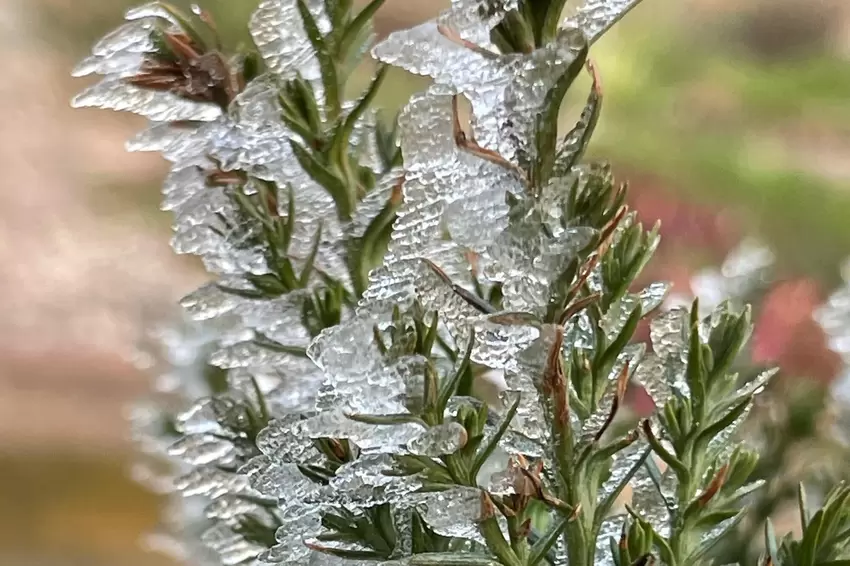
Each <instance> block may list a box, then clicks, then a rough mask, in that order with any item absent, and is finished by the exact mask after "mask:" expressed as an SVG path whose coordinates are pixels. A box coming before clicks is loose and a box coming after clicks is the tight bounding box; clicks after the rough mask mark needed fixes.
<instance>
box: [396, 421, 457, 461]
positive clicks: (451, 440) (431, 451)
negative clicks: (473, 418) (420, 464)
mask: <svg viewBox="0 0 850 566" xmlns="http://www.w3.org/2000/svg"><path fill="white" fill-rule="evenodd" d="M466 441H467V434H466V429H465V428H463V425H461V424H460V423H457V422H449V423H444V424H441V425H437V426H433V427H431V428H429V429H427V430H425V431H423V432H422V434H421V435H420V436H418V437H416V438H414V439H413V440H411V441H410V442H408V443H407V448H408V450H410V451H411V452H413V453H414V454H419V455H421V456H445V455H446V454H452V453H454V452H456V451H458V450H460V449H461V448H463V446H464V445H465V444H466Z"/></svg>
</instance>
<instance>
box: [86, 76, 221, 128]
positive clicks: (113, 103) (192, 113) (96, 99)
mask: <svg viewBox="0 0 850 566" xmlns="http://www.w3.org/2000/svg"><path fill="white" fill-rule="evenodd" d="M72 105H73V106H74V107H75V108H104V109H108V110H117V111H124V112H133V113H134V114H139V115H140V116H144V117H145V118H148V119H149V120H153V121H155V122H179V121H186V120H197V121H204V122H208V121H212V120H215V119H216V118H218V117H219V116H220V115H221V109H220V108H219V107H217V106H215V105H214V104H210V103H205V102H192V101H189V100H186V99H184V98H181V97H179V96H177V95H176V94H172V93H170V92H161V91H153V90H146V89H143V88H140V87H137V86H133V85H130V84H127V82H126V81H124V77H122V76H120V75H118V76H108V77H106V78H105V79H103V80H102V81H100V82H99V83H97V84H96V85H94V86H92V87H89V88H87V89H86V90H84V91H83V92H81V93H80V94H78V95H77V96H76V97H74V100H73V102H72Z"/></svg>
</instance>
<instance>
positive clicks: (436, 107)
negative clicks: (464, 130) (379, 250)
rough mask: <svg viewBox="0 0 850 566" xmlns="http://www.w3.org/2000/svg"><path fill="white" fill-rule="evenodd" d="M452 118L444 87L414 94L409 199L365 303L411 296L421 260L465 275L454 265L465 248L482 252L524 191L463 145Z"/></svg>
mask: <svg viewBox="0 0 850 566" xmlns="http://www.w3.org/2000/svg"><path fill="white" fill-rule="evenodd" d="M452 124H453V102H452V96H451V95H450V94H447V93H445V92H444V91H442V90H437V91H433V90H431V91H428V92H426V93H425V94H422V95H417V96H415V97H414V98H413V99H412V100H411V102H410V103H409V104H408V106H407V107H406V108H405V111H404V113H403V114H402V116H401V118H400V130H401V147H402V151H403V153H404V155H405V180H404V184H403V192H404V204H403V206H402V208H401V209H400V210H399V212H398V218H397V220H396V222H395V224H394V226H393V227H394V231H393V236H392V241H391V243H390V247H389V250H388V253H387V255H386V257H385V259H384V265H383V267H382V268H379V269H377V270H375V271H374V272H373V273H372V275H371V278H370V279H371V280H370V286H369V289H368V290H367V292H366V293H365V294H364V301H365V302H366V303H369V302H380V303H383V304H394V303H396V302H401V303H404V302H405V301H406V300H409V298H410V297H411V294H412V293H413V292H414V289H413V284H414V282H415V281H416V280H417V279H419V278H420V277H421V276H422V275H425V276H427V269H426V268H425V267H424V266H423V264H422V261H421V260H422V259H428V260H430V261H431V262H433V263H434V264H436V265H437V266H438V267H439V268H441V269H442V270H444V271H446V273H447V275H448V276H449V277H450V278H451V279H453V280H460V281H464V280H465V279H466V277H464V276H465V275H466V274H464V273H462V272H458V271H457V270H456V269H453V267H454V266H456V265H462V263H463V262H462V261H458V260H459V258H462V257H463V250H464V249H468V250H472V251H480V250H482V249H483V248H484V247H486V245H487V244H488V243H489V242H490V241H492V239H493V238H494V237H495V236H496V235H497V234H498V233H499V231H500V230H501V229H503V228H504V227H505V226H506V222H507V212H508V210H507V206H506V205H505V195H506V194H507V193H519V192H522V190H523V187H522V182H521V180H520V179H518V178H517V176H516V174H515V173H514V172H513V171H511V170H509V169H507V168H505V167H503V166H501V165H498V164H496V163H493V162H491V161H487V160H484V159H481V158H480V157H477V156H474V155H472V154H470V153H468V152H465V151H462V150H461V149H460V148H458V146H457V143H456V140H455V135H454V131H453V125H452ZM460 187H462V188H463V190H462V191H459V190H458V189H459V188H460ZM446 232H448V234H450V236H451V240H447V239H445V238H444V234H445V233H446Z"/></svg>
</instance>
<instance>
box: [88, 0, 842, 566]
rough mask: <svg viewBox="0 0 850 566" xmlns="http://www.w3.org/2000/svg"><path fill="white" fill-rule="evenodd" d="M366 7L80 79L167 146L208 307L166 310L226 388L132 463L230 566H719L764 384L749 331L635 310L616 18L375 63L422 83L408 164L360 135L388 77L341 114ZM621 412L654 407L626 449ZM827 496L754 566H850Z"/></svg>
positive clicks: (498, 16)
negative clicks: (162, 478)
mask: <svg viewBox="0 0 850 566" xmlns="http://www.w3.org/2000/svg"><path fill="white" fill-rule="evenodd" d="M382 4H383V1H382V0H373V1H372V2H370V3H368V4H367V5H366V6H365V7H364V8H362V9H361V10H360V11H356V10H355V9H354V7H353V2H352V1H351V0H262V2H261V3H260V5H259V7H258V10H257V12H256V14H255V17H254V18H253V19H252V33H253V35H254V39H255V43H256V47H257V49H256V52H247V53H242V54H241V55H236V54H228V53H227V50H226V49H225V48H224V47H223V45H222V41H221V40H220V38H219V37H218V34H217V32H216V26H215V24H214V22H213V21H212V18H211V17H210V16H209V15H208V14H206V13H205V12H203V11H199V10H195V11H194V14H193V15H192V16H188V15H185V14H183V13H182V12H180V11H179V10H176V9H175V8H173V7H171V6H170V5H168V4H165V3H162V2H155V3H153V4H152V5H150V6H147V7H143V8H142V9H140V10H138V11H135V12H132V13H131V14H129V15H128V18H129V19H131V20H135V21H136V22H137V23H132V22H131V23H130V24H128V25H127V26H125V27H124V28H122V29H121V30H119V31H118V32H116V34H115V35H113V36H110V37H107V38H105V39H104V40H103V42H101V43H99V44H98V46H96V48H95V50H94V55H93V57H92V58H90V59H89V60H87V61H86V62H85V63H84V64H83V65H82V66H81V67H80V69H81V70H80V73H81V74H85V73H87V72H94V73H98V74H102V75H105V76H106V78H105V80H104V81H103V82H102V83H101V84H100V85H97V86H95V87H93V88H92V89H90V90H89V91H87V92H86V93H84V94H83V95H81V97H79V98H78V99H77V103H78V104H79V105H94V106H102V107H109V108H118V109H129V110H132V111H136V112H138V113H140V114H142V115H146V116H148V117H150V118H152V119H153V120H154V121H156V122H159V123H158V124H155V125H154V126H153V127H152V128H151V130H150V131H149V132H148V133H147V136H148V137H149V138H151V139H147V141H146V143H147V145H145V143H142V142H140V143H141V145H142V146H145V147H146V148H149V147H154V148H156V149H158V150H161V151H163V153H164V154H165V155H166V157H168V158H169V159H170V160H171V161H172V162H173V163H174V166H173V169H172V176H171V177H170V181H169V183H167V188H166V190H165V192H166V196H167V203H168V206H169V207H171V208H173V209H174V210H175V211H176V213H177V217H178V221H177V223H176V226H175V227H176V230H177V236H176V238H175V247H177V248H178V249H179V250H186V249H189V250H191V251H192V252H194V253H198V254H199V255H200V256H201V257H202V258H203V259H204V260H205V262H206V263H207V265H208V266H209V267H210V269H211V270H212V271H214V272H215V273H216V274H217V275H218V276H219V279H218V280H217V281H216V282H214V283H213V284H212V285H210V286H207V287H205V288H203V289H202V290H201V291H199V292H198V293H196V294H193V295H192V296H190V297H189V298H188V299H187V300H185V301H184V305H186V306H187V308H189V310H190V311H191V312H193V313H194V314H195V315H196V316H199V317H201V318H204V319H213V320H215V321H216V322H217V323H218V324H219V325H220V328H218V334H216V336H215V338H214V339H213V340H212V341H213V342H214V343H215V344H216V346H217V347H218V348H219V350H218V351H217V352H214V353H213V354H211V355H210V356H208V357H205V358H204V359H203V362H204V363H201V364H198V366H197V367H195V366H193V367H195V373H197V372H198V371H200V370H198V369H197V368H198V367H202V368H207V366H208V365H219V366H222V367H223V368H224V369H225V370H226V373H224V379H221V378H222V374H219V373H215V372H209V371H207V370H206V369H205V370H204V371H205V372H206V373H204V375H205V376H210V377H215V378H216V379H214V380H211V379H207V380H206V381H204V383H205V386H204V387H202V388H200V389H195V390H194V391H196V392H200V395H201V397H200V398H196V396H197V393H196V394H195V397H193V394H192V393H190V392H189V391H190V389H189V388H188V387H187V389H186V392H185V395H184V396H182V397H179V396H178V397H179V398H178V399H177V400H176V401H175V402H174V405H175V406H169V407H167V408H163V409H158V411H159V412H158V413H157V415H158V416H164V421H165V422H166V427H165V430H158V431H156V432H155V433H154V435H153V436H154V437H155V438H156V439H157V440H158V441H159V442H160V444H155V446H156V447H157V449H156V450H152V452H154V453H155V454H160V455H161V453H163V452H165V453H167V454H168V455H170V456H172V457H175V458H176V459H178V460H179V461H181V462H182V463H181V464H178V465H176V469H175V471H174V472H173V473H172V477H170V479H169V481H172V482H173V484H174V485H175V486H177V488H178V489H180V490H182V491H183V492H184V493H185V494H187V495H201V496H203V497H205V498H206V500H205V501H206V502H207V506H206V509H205V514H204V517H203V520H202V521H201V522H202V523H203V529H201V530H203V534H202V535H200V537H199V538H200V542H201V543H203V544H204V545H206V546H207V547H208V548H209V549H211V550H213V551H214V552H215V553H216V555H217V558H216V560H217V561H220V562H221V563H223V564H227V565H234V564H259V563H273V564H281V563H288V562H294V561H299V562H301V561H309V562H311V563H313V562H315V563H316V564H332V563H333V564H336V563H338V562H356V563H357V564H362V563H363V562H367V561H368V562H376V563H378V562H380V563H387V564H399V565H405V566H408V565H409V566H492V565H495V564H501V565H503V566H538V565H540V564H544V563H549V564H551V565H552V566H556V565H560V564H569V565H570V566H592V565H597V564H610V563H613V564H616V565H617V566H632V565H644V564H651V563H653V562H655V561H661V562H663V563H665V564H667V565H669V566H685V565H702V564H706V565H708V564H712V563H714V561H715V560H716V559H717V557H718V556H723V554H722V551H723V550H724V544H726V543H728V542H729V541H737V540H738V539H737V538H736V537H739V536H740V535H739V530H738V529H739V526H740V525H741V523H742V522H743V518H744V517H745V512H744V511H743V509H744V508H745V507H746V505H747V504H748V503H749V502H750V501H751V498H752V494H753V493H754V492H756V491H757V490H758V489H759V488H760V487H761V482H759V481H756V477H755V476H756V472H757V471H758V469H759V454H758V452H757V451H756V450H755V449H753V448H750V447H748V446H747V445H746V444H745V443H743V442H739V438H738V436H736V435H737V433H738V429H739V427H740V425H741V423H742V422H743V421H744V419H745V418H746V416H747V414H748V412H749V410H750V408H751V406H752V404H753V399H754V397H755V396H756V395H757V394H758V393H759V392H760V391H761V390H762V389H763V388H764V386H765V384H766V383H767V381H768V379H769V378H770V376H771V375H772V374H773V372H771V371H768V372H765V373H762V374H758V375H756V376H754V377H749V376H747V377H745V378H742V377H740V376H739V374H738V372H737V368H738V367H740V360H739V358H740V353H741V352H742V350H743V349H744V347H745V344H746V342H747V340H748V338H749V335H750V332H751V328H752V324H751V320H750V319H751V315H750V310H749V308H744V309H742V310H735V309H732V308H731V307H730V306H729V305H728V304H721V305H719V306H718V307H717V308H715V309H713V310H712V312H711V313H710V314H709V315H708V316H707V317H705V316H703V314H701V313H700V309H699V304H698V302H696V301H695V302H694V303H693V305H692V306H691V307H690V308H689V309H672V310H670V309H666V308H664V306H663V301H664V298H665V295H666V292H667V287H666V286H665V285H659V284H655V285H651V286H649V287H647V288H645V289H642V290H638V289H636V288H635V285H636V281H637V280H638V277H639V276H640V274H641V272H642V270H643V269H644V267H645V266H646V265H647V263H648V262H649V261H650V259H651V257H652V255H653V253H654V251H655V249H656V247H657V245H658V242H659V227H658V226H655V227H653V228H651V229H647V228H645V227H644V226H643V224H642V223H641V222H639V220H638V218H637V215H636V214H635V213H634V212H633V211H631V210H630V209H629V207H628V205H627V204H626V202H627V201H626V197H627V187H626V185H625V184H624V183H617V182H616V181H615V179H614V176H613V174H612V172H611V169H610V167H609V166H608V165H607V164H604V163H597V162H587V161H585V159H584V156H585V154H586V150H587V147H588V144H589V143H590V139H591V137H592V135H593V132H594V129H595V126H596V124H597V121H598V119H599V116H600V110H601V101H602V90H601V86H600V85H601V81H600V78H599V74H598V72H597V69H596V67H595V66H594V64H593V63H592V61H591V58H590V56H591V49H592V45H593V43H594V42H595V41H596V40H597V39H598V38H599V37H600V36H601V35H602V34H603V33H604V32H605V31H606V30H607V29H608V28H609V27H610V26H611V25H613V24H614V23H615V22H616V21H617V20H619V19H620V18H621V17H622V16H623V15H624V14H625V13H626V12H628V11H629V10H630V9H631V8H632V7H633V6H634V5H635V4H637V1H636V0H607V1H606V0H588V1H587V2H585V3H583V4H581V5H580V6H577V7H576V9H575V10H573V11H572V12H571V14H572V15H571V16H570V17H569V18H568V20H567V21H566V23H565V22H564V21H563V18H562V16H563V14H562V13H563V12H564V9H565V7H566V5H567V4H568V2H567V1H566V0H486V1H479V2H465V1H458V2H455V3H454V4H453V6H452V8H451V9H450V10H449V11H447V12H446V13H444V14H443V16H441V17H440V18H439V19H438V20H437V21H436V22H434V23H433V24H425V25H424V26H421V27H420V28H417V30H414V31H413V32H397V33H396V34H393V35H392V36H390V38H388V39H387V40H386V41H385V42H383V43H381V44H380V45H379V46H378V47H376V48H375V50H374V54H375V55H376V57H377V58H378V59H380V60H382V61H384V62H385V63H392V64H396V65H399V66H402V67H405V68H407V69H408V70H411V71H413V72H417V73H420V74H425V75H429V76H431V77H432V78H433V79H434V82H435V85H434V86H432V87H430V88H429V89H428V90H427V91H426V92H425V93H424V94H422V95H419V96H418V97H416V98H414V100H413V101H411V103H410V104H409V105H408V106H407V107H406V109H405V112H404V116H405V120H404V121H403V122H404V123H403V124H401V125H400V126H399V127H400V129H401V130H403V131H402V134H403V135H401V136H400V140H399V141H398V143H397V139H396V126H395V125H392V126H385V125H382V124H380V123H376V122H375V120H374V117H373V116H372V113H371V111H370V107H371V105H372V104H373V102H374V100H375V97H376V93H377V92H378V89H379V88H380V87H381V85H382V84H383V83H384V82H385V80H386V77H387V69H388V67H386V66H383V67H379V68H378V70H377V71H376V73H375V75H374V77H373V79H372V81H371V82H370V84H369V86H368V87H367V88H366V90H365V91H364V92H363V93H362V95H361V96H360V97H359V98H358V99H357V100H355V101H346V100H344V98H343V94H342V93H343V92H344V91H345V86H346V83H347V81H348V79H349V77H350V76H351V74H352V73H353V71H354V68H355V67H356V66H357V65H358V63H359V62H360V58H361V54H362V53H363V47H364V45H365V44H366V40H367V36H368V29H369V27H370V26H369V24H370V21H371V19H372V17H373V16H374V14H375V12H376V11H377V10H378V9H379V8H380V7H381V5H382ZM293 22H294V23H293ZM482 31H484V32H487V31H489V42H487V41H485V39H486V33H482ZM470 38H475V41H473V40H472V39H470ZM476 41H478V42H480V43H482V44H480V45H479V44H477V43H476ZM459 62H460V63H459ZM446 66H448V67H447V68H448V69H449V70H448V71H446V69H445V68H444V67H446ZM584 70H586V71H587V72H588V73H589V75H590V77H591V82H592V84H591V88H590V93H589V95H588V97H587V103H586V105H585V106H584V108H583V109H582V111H581V113H580V115H579V117H578V119H577V121H576V124H575V126H574V127H572V128H570V129H569V130H568V131H566V132H562V131H560V130H561V129H560V128H559V121H558V117H559V115H560V114H561V111H562V105H563V102H564V100H565V97H566V95H567V94H568V92H569V91H570V89H572V88H574V87H575V85H576V84H577V81H578V80H579V79H580V77H581V76H582V73H583V71H584ZM461 97H466V98H467V99H469V101H470V102H471V105H472V110H473V118H474V119H473V120H472V123H471V124H470V125H466V124H462V122H461V118H460V113H459V109H458V108H459V103H460V99H461ZM257 108H259V110H257ZM268 108H272V109H273V111H272V112H268ZM162 123H164V125H165V126H166V127H165V128H162V127H161V126H163V124H162ZM473 129H474V130H476V131H473ZM183 135H185V136H186V137H181V136H183ZM264 135H265V136H267V137H268V138H270V139H264V138H263V136H264ZM258 139H259V141H258ZM175 140H177V141H175ZM234 145H236V146H239V147H236V148H234V147H233V146H234ZM195 146H198V147H195ZM243 146H244V147H243ZM269 147H271V148H272V149H271V150H269ZM199 187H200V188H199ZM317 195H321V198H325V197H327V198H326V199H325V200H324V201H323V202H324V203H325V204H323V205H321V207H323V209H322V210H319V211H317V210H315V208H316V206H315V201H316V200H321V198H319V197H317ZM470 226H472V227H473V228H472V229H471V228H470ZM198 227H200V229H201V230H200V231H199V230H198ZM479 232H480V233H479ZM199 234H200V235H199ZM388 250H389V253H387V251H388ZM340 265H341V266H342V268H341V269H340V268H339V266H340ZM458 266H460V267H458ZM389 303H393V304H394V305H395V306H393V307H392V308H388V304H389ZM644 320H651V322H650V325H651V332H650V334H651V348H652V352H651V353H647V345H645V344H640V343H638V342H637V341H636V340H635V336H636V333H637V329H638V327H639V325H640V324H641V322H642V321H644ZM246 334H248V335H249V336H250V338H248V339H247V340H246V338H245V336H246ZM281 336H283V337H284V338H281ZM197 357H198V356H197V355H196V358H197ZM308 358H309V359H308ZM206 362H209V363H206ZM313 362H315V365H314V364H313ZM317 366H318V367H317ZM207 369H208V368H207ZM495 370H499V371H501V372H502V373H503V374H504V378H505V384H504V387H500V388H499V389H500V391H499V394H498V395H496V396H494V397H492V398H488V399H478V398H476V397H475V396H474V395H475V393H476V391H477V390H478V388H480V385H481V384H482V383H483V382H484V381H486V380H487V379H488V376H489V375H491V374H492V373H494V371H495ZM317 377H318V378H321V382H320V380H319V379H317ZM192 379H197V375H194V374H193V376H192ZM269 382H270V383H271V385H268V383H269ZM641 394H644V395H646V396H647V397H651V398H652V401H653V402H654V403H655V405H656V407H655V411H652V412H651V414H650V413H647V414H641V415H639V416H640V418H639V419H636V418H633V417H634V415H630V414H629V411H630V399H632V398H634V397H635V396H636V395H637V396H639V395H641ZM298 395H304V396H305V397H307V399H308V401H307V402H304V403H299V402H295V401H291V397H292V396H295V397H297V396H298ZM160 413H161V415H160ZM163 441H164V442H165V443H166V444H167V445H168V446H167V448H165V449H164V450H163V449H162V446H161V442H163ZM848 497H850V496H848V492H847V489H845V488H844V487H842V486H839V487H837V488H835V490H833V491H832V492H830V493H829V494H828V495H827V496H826V498H825V501H824V504H823V505H822V507H821V509H820V510H818V511H815V512H812V511H810V508H809V505H808V503H807V501H806V499H807V497H806V495H805V491H804V490H803V489H802V488H801V489H800V491H799V500H800V509H801V511H800V516H801V522H802V527H803V534H802V537H801V538H800V539H799V540H795V539H792V538H788V537H786V538H784V539H781V540H777V539H776V537H775V535H774V534H773V527H772V525H771V523H770V522H769V521H768V523H767V534H766V537H765V539H766V555H765V556H766V557H765V558H764V560H763V562H764V563H765V564H767V563H781V564H791V565H794V566H796V565H798V564H799V565H801V566H841V565H842V564H845V563H846V562H847V560H848V556H847V546H848V541H850V526H848V524H845V523H848V521H847V517H846V515H847V512H846V511H847V509H848V507H850V506H848ZM738 542H739V541H738ZM189 546H190V547H192V545H189ZM192 558H197V560H198V561H202V560H204V559H205V557H204V558H202V557H200V556H197V557H196V556H192ZM738 558H739V557H733V559H738Z"/></svg>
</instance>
